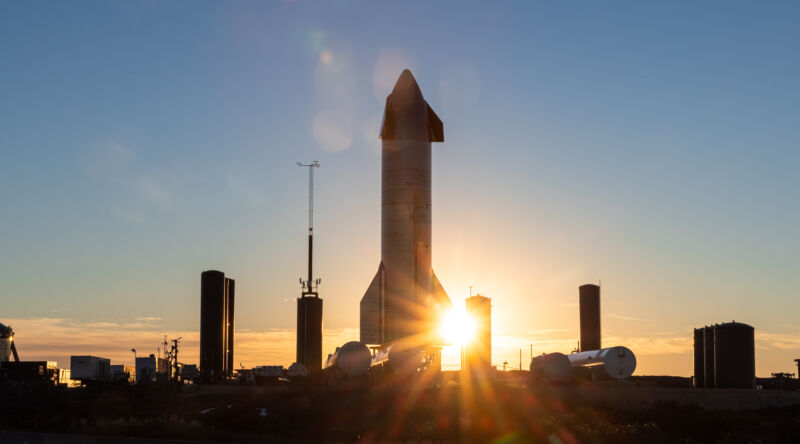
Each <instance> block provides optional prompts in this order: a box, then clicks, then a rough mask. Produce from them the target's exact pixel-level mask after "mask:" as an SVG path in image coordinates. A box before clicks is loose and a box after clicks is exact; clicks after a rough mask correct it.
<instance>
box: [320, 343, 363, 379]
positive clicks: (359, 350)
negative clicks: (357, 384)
mask: <svg viewBox="0 0 800 444" xmlns="http://www.w3.org/2000/svg"><path fill="white" fill-rule="evenodd" d="M371 361H372V355H371V354H370V352H369V348H368V347H367V345H366V344H364V343H363V342H359V341H350V342H348V343H346V344H344V345H343V346H341V347H337V348H336V352H334V353H333V354H332V355H330V356H329V357H328V362H327V363H326V365H325V368H326V369H335V370H338V371H340V372H342V373H344V374H345V375H347V376H360V375H363V374H364V373H366V372H367V371H368V370H369V367H370V363H371Z"/></svg>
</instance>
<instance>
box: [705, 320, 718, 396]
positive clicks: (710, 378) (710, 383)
mask: <svg viewBox="0 0 800 444" xmlns="http://www.w3.org/2000/svg"><path fill="white" fill-rule="evenodd" d="M703 385H704V386H705V387H706V388H714V387H716V386H715V385H714V326H711V327H705V328H703Z"/></svg>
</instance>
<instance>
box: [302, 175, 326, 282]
mask: <svg viewBox="0 0 800 444" xmlns="http://www.w3.org/2000/svg"><path fill="white" fill-rule="evenodd" d="M297 166H299V167H307V168H308V280H307V281H305V282H304V281H303V278H300V286H301V287H302V288H303V295H314V297H318V296H317V292H315V291H314V289H315V288H316V287H317V285H319V284H320V283H321V282H322V280H321V279H317V280H316V281H315V280H314V278H313V273H312V264H313V251H314V248H313V246H314V168H319V162H317V161H316V160H315V161H313V162H311V163H306V164H304V163H300V162H297Z"/></svg>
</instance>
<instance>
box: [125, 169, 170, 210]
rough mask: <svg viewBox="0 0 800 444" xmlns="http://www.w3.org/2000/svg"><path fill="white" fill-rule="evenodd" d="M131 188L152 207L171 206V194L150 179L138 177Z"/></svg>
mask: <svg viewBox="0 0 800 444" xmlns="http://www.w3.org/2000/svg"><path fill="white" fill-rule="evenodd" d="M133 188H134V189H135V190H136V191H137V192H138V193H139V195H140V196H141V197H142V198H144V200H145V201H147V202H148V203H150V204H152V205H155V206H159V207H162V208H167V207H170V206H172V193H170V192H169V191H168V190H167V189H166V188H165V187H164V186H163V185H161V184H160V183H158V182H157V181H156V180H155V179H153V178H152V177H148V176H144V175H143V176H139V177H138V178H136V180H134V182H133Z"/></svg>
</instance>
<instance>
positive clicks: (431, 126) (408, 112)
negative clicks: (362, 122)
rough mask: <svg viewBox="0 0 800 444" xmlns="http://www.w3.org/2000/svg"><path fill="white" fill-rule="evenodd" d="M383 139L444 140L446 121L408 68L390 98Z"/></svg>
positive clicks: (398, 80) (385, 116) (381, 135)
mask: <svg viewBox="0 0 800 444" xmlns="http://www.w3.org/2000/svg"><path fill="white" fill-rule="evenodd" d="M380 138H381V139H389V140H391V139H417V140H427V141H430V142H442V141H444V132H443V130H442V121H441V120H439V117H438V116H437V115H436V113H435V112H433V110H432V109H431V107H430V106H428V103H427V102H426V101H425V98H424V97H422V91H421V90H420V89H419V85H418V84H417V80H416V79H414V76H413V75H412V74H411V71H409V70H407V69H404V70H403V72H402V73H401V74H400V77H398V78H397V83H395V85H394V89H392V93H391V94H389V97H387V98H386V108H385V109H384V112H383V124H382V125H381V133H380Z"/></svg>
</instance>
